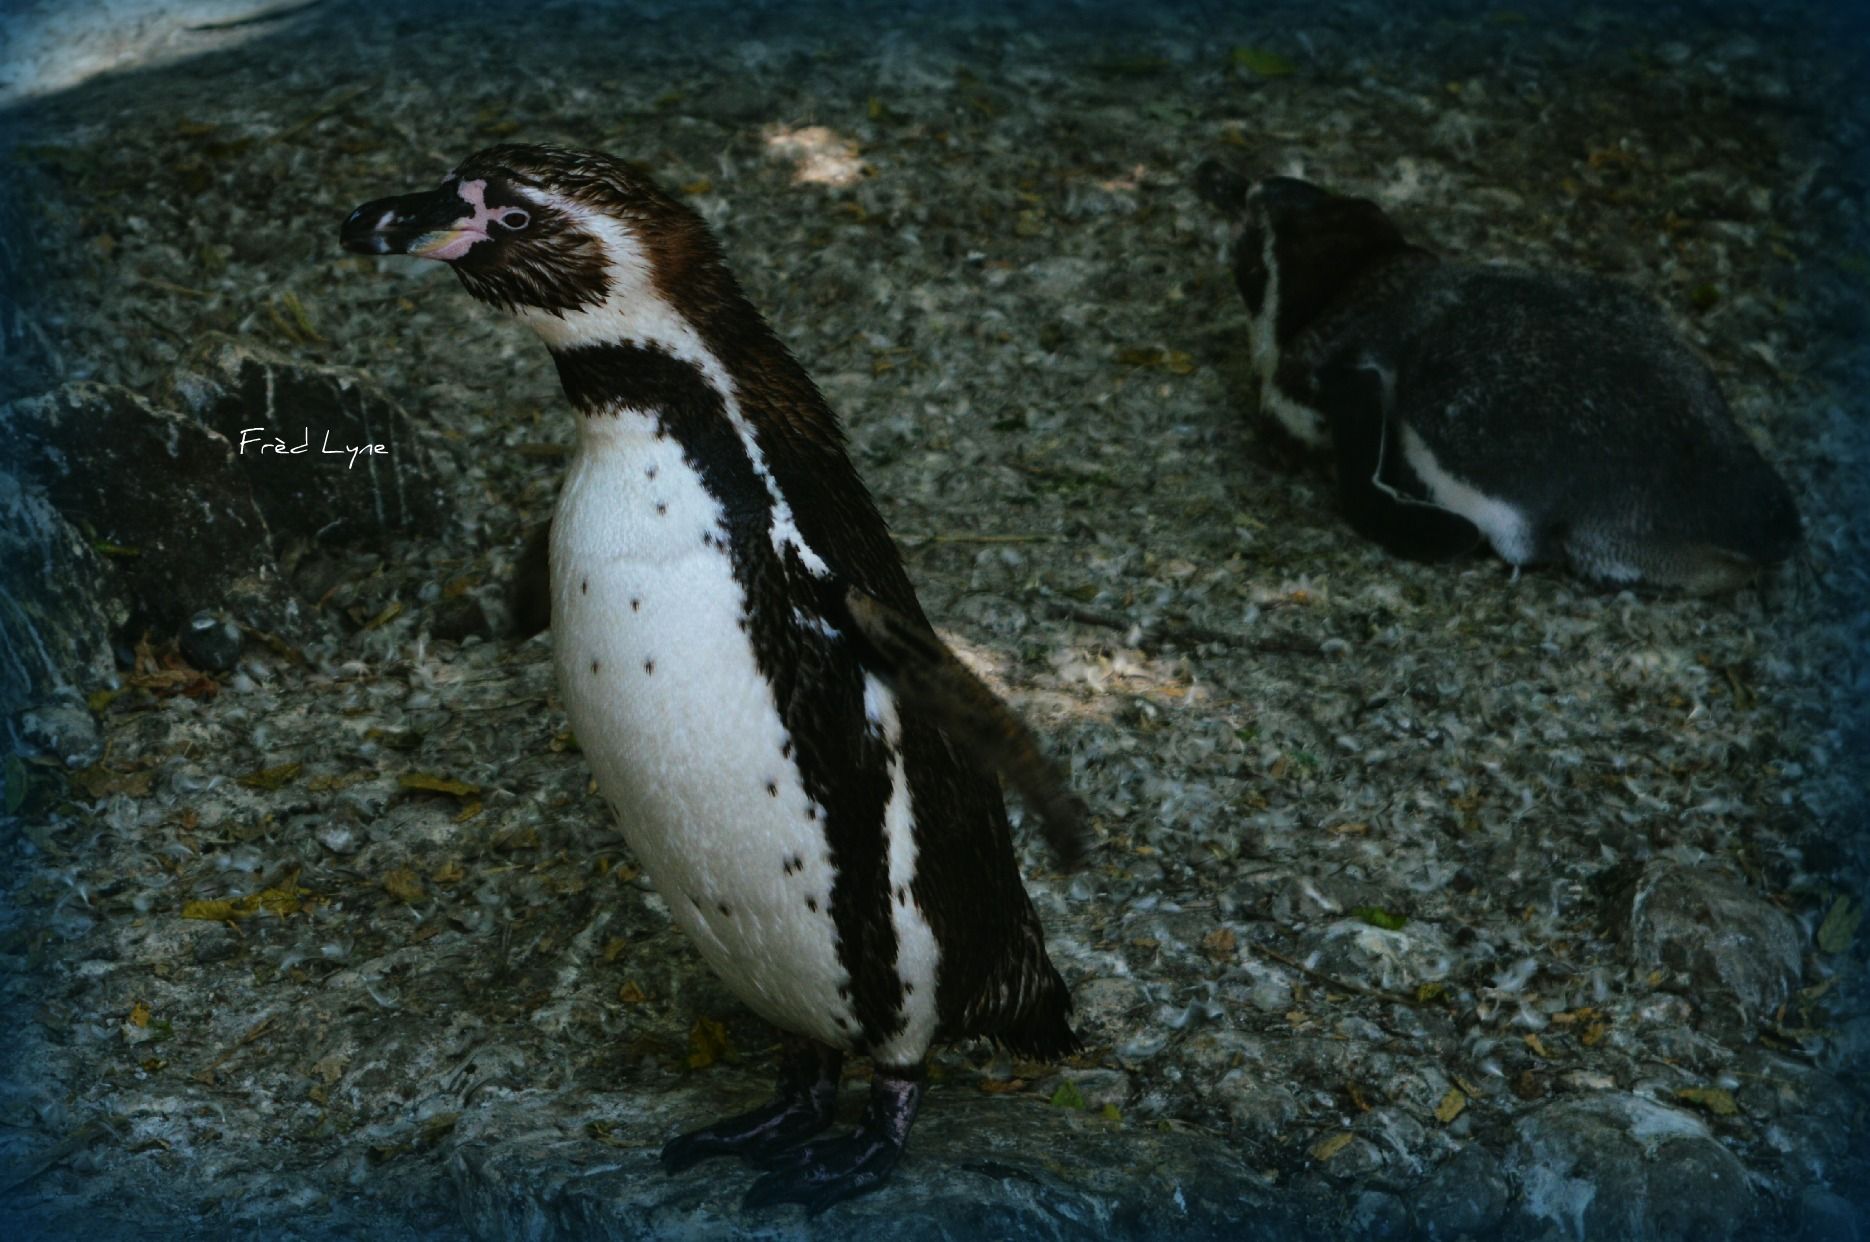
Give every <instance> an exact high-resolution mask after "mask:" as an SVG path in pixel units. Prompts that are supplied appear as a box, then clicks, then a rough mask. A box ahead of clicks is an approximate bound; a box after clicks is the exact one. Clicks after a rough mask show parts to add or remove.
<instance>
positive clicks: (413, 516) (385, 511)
mask: <svg viewBox="0 0 1870 1242" xmlns="http://www.w3.org/2000/svg"><path fill="white" fill-rule="evenodd" d="M175 389H176V393H177V395H178V397H179V399H180V401H179V403H180V404H181V405H182V406H183V408H185V409H187V410H188V411H189V413H190V414H191V415H193V417H194V418H195V419H196V420H198V421H199V422H200V423H201V424H202V425H203V426H206V427H208V428H211V429H212V430H214V431H216V432H218V433H219V434H220V435H221V436H223V437H225V438H226V439H227V441H228V443H229V444H231V445H233V446H234V450H235V453H236V456H237V459H238V461H239V463H240V467H241V469H242V470H243V471H244V473H245V474H246V477H247V479H248V480H249V481H250V483H251V485H252V487H253V495H254V499H255V501H256V502H257V503H258V504H259V507H260V511H261V512H262V513H264V514H265V515H266V520H267V523H268V524H269V525H270V526H271V527H272V529H273V531H274V533H275V534H277V535H280V536H289V535H299V536H303V537H306V538H312V539H319V540H331V541H340V542H341V541H345V540H350V539H355V538H358V537H362V536H369V535H380V534H385V533H388V532H392V531H402V532H411V533H418V534H433V533H435V532H436V531H438V530H439V529H440V528H441V521H442V516H443V514H444V513H445V512H446V504H445V502H444V500H443V485H442V474H443V472H442V470H441V462H442V460H443V455H442V454H441V453H439V452H438V451H436V450H435V449H434V448H433V447H432V446H431V441H432V440H433V437H431V436H429V435H426V434H421V433H418V432H417V430H416V428H415V427H414V426H413V425H412V424H411V423H410V421H409V419H408V417H407V416H406V415H405V414H404V413H403V412H402V410H401V409H400V408H399V407H398V406H397V405H396V404H395V403H394V402H392V401H390V400H389V398H387V397H385V396H384V395H383V394H382V393H381V392H379V391H378V390H377V389H376V388H375V387H373V386H372V385H370V384H369V383H367V382H366V381H364V380H363V379H362V378H360V377H358V376H355V375H353V374H351V373H350V372H347V371H342V370H338V369H336V368H332V367H323V366H317V365H314V364H310V363H305V362H299V361H296V360H294V359H291V358H286V357H284V356H281V355H277V354H273V353H270V352H267V351H264V350H261V349H258V348H256V347H254V346H251V345H247V344H244V343H236V342H232V341H226V342H221V343H219V344H218V345H216V346H214V347H212V348H211V350H210V351H209V353H208V354H207V356H206V357H205V359H204V360H203V361H202V362H201V363H199V364H198V368H197V369H195V370H191V371H188V372H184V373H182V374H179V375H178V376H177V377H176V380H175ZM364 446H378V447H380V448H381V450H382V451H381V452H375V451H370V449H369V448H365V447H364ZM353 448H363V451H360V452H358V453H356V454H354V455H353V454H352V453H351V452H350V450H351V449H353Z"/></svg>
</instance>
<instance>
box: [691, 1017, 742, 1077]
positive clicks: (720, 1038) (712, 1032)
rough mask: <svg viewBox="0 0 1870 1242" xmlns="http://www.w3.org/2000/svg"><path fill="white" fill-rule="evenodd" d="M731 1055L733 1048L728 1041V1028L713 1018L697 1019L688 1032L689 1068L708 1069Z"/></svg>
mask: <svg viewBox="0 0 1870 1242" xmlns="http://www.w3.org/2000/svg"><path fill="white" fill-rule="evenodd" d="M731 1055H733V1046H732V1045H731V1044H729V1043H728V1040H727V1027H726V1026H724V1025H723V1024H721V1023H719V1022H716V1021H715V1020H714V1019H713V1018H696V1019H695V1025H694V1026H692V1027H690V1028H689V1031H688V1068H689V1069H707V1068H708V1067H709V1066H710V1065H713V1064H714V1063H715V1062H716V1061H719V1060H721V1059H722V1058H724V1057H728V1056H731Z"/></svg>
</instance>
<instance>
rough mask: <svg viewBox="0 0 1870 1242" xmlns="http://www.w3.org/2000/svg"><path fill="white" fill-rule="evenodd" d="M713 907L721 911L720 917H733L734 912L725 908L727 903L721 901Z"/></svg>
mask: <svg viewBox="0 0 1870 1242" xmlns="http://www.w3.org/2000/svg"><path fill="white" fill-rule="evenodd" d="M714 908H715V909H716V910H719V911H720V912H721V917H722V918H724V919H731V918H733V917H734V912H733V911H732V910H729V909H728V908H727V903H726V902H724V901H723V902H721V903H720V904H719V905H717V906H715V907H714Z"/></svg>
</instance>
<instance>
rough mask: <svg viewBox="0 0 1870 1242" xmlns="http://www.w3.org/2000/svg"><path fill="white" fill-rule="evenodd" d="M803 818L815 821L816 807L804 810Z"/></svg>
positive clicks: (816, 815) (816, 816)
mask: <svg viewBox="0 0 1870 1242" xmlns="http://www.w3.org/2000/svg"><path fill="white" fill-rule="evenodd" d="M805 818H807V819H811V820H815V819H817V818H818V808H817V807H815V806H808V807H806V808H805Z"/></svg>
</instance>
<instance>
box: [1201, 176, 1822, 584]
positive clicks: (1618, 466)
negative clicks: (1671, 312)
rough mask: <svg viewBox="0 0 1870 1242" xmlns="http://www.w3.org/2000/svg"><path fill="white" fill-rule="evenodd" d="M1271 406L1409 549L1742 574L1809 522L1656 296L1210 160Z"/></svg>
mask: <svg viewBox="0 0 1870 1242" xmlns="http://www.w3.org/2000/svg"><path fill="white" fill-rule="evenodd" d="M1195 187H1196V191H1197V193H1199V194H1200V195H1201V196H1202V197H1203V198H1205V199H1207V200H1208V201H1210V202H1211V203H1214V204H1215V205H1216V206H1218V207H1220V208H1222V209H1223V210H1225V211H1227V212H1228V213H1229V214H1230V215H1232V216H1234V217H1235V218H1236V219H1237V221H1238V225H1237V231H1236V235H1235V241H1234V254H1233V264H1234V278H1235V280H1236V282H1237V283H1238V284H1239V286H1240V293H1241V296H1242V297H1243V298H1244V299H1245V300H1246V304H1247V309H1248V311H1249V312H1250V313H1251V315H1252V323H1251V327H1250V328H1249V337H1250V347H1251V349H1252V357H1253V367H1254V370H1255V372H1256V373H1257V374H1258V376H1259V380H1260V403H1261V406H1262V408H1263V409H1264V410H1265V411H1266V412H1267V413H1268V414H1269V415H1271V416H1272V417H1273V418H1274V419H1275V420H1276V421H1277V422H1278V424H1279V425H1280V426H1281V427H1283V428H1284V429H1285V430H1286V431H1287V432H1289V433H1290V434H1291V435H1293V436H1294V437H1296V438H1297V439H1298V440H1300V441H1302V442H1303V443H1305V444H1307V445H1310V446H1313V447H1317V448H1328V449H1330V450H1332V451H1333V453H1334V455H1335V457H1336V460H1337V473H1338V489H1339V495H1340V498H1341V501H1342V503H1343V506H1344V510H1345V514H1346V516H1347V517H1348V518H1349V519H1350V523H1351V525H1352V527H1353V528H1355V529H1356V530H1357V532H1358V533H1359V534H1362V535H1364V536H1366V537H1367V538H1370V539H1373V540H1375V541H1376V542H1378V543H1380V544H1382V545H1383V546H1384V547H1385V548H1387V549H1389V550H1390V551H1391V552H1393V553H1396V554H1397V555H1401V556H1407V557H1411V558H1415V559H1419V560H1445V559H1448V558H1451V557H1455V556H1459V555H1461V554H1463V553H1465V552H1468V551H1470V550H1471V549H1473V548H1475V547H1477V546H1479V544H1480V543H1481V541H1482V540H1485V541H1486V542H1487V543H1488V544H1490V545H1492V547H1493V549H1494V551H1495V552H1497V553H1498V554H1499V555H1500V556H1501V557H1502V558H1503V559H1505V560H1506V561H1507V562H1509V563H1510V564H1512V565H1514V566H1515V567H1518V566H1522V565H1529V564H1533V563H1536V562H1540V561H1550V560H1561V559H1562V560H1564V561H1567V562H1569V563H1570V565H1571V566H1572V567H1573V569H1575V570H1576V571H1577V572H1579V573H1580V574H1583V575H1584V576H1586V577H1589V578H1594V579H1598V580H1600V581H1604V582H1607V583H1613V584H1624V583H1634V582H1650V583H1658V584H1663V585H1668V586H1674V587H1679V588H1681V589H1684V590H1687V591H1691V592H1711V591H1722V590H1728V589H1731V588H1734V587H1737V586H1740V585H1742V584H1744V583H1745V582H1747V581H1748V580H1750V579H1751V578H1752V577H1754V576H1755V575H1756V574H1757V573H1758V572H1759V571H1760V570H1761V569H1763V568H1764V567H1767V566H1770V565H1773V564H1776V563H1778V562H1779V561H1782V560H1784V559H1786V557H1788V556H1789V555H1791V553H1792V552H1793V550H1794V548H1795V547H1796V546H1797V544H1798V540H1799V518H1798V512H1797V509H1796V508H1795V506H1794V505H1793V502H1792V496H1791V493H1790V492H1788V491H1787V489H1786V485H1785V483H1784V482H1783V481H1782V480H1781V479H1780V478H1779V476H1778V475H1777V474H1776V473H1775V472H1774V471H1773V469H1772V467H1771V466H1769V465H1767V464H1766V462H1765V461H1764V460H1763V459H1762V458H1761V457H1760V454H1759V452H1758V451H1757V450H1756V449H1755V448H1754V447H1753V445H1752V444H1751V443H1750V442H1749V441H1748V440H1747V438H1746V436H1745V435H1744V434H1742V433H1741V431H1740V429H1739V428H1738V427H1737V426H1735V424H1734V421H1733V417H1732V415H1731V414H1730V413H1729V411H1728V408H1727V403H1726V401H1725V400H1724V399H1723V398H1722V396H1721V393H1720V389H1719V388H1718V387H1717V386H1716V384H1715V381H1714V376H1713V375H1712V374H1711V373H1710V372H1709V370H1708V368H1707V366H1706V365H1705V364H1704V363H1703V362H1702V361H1701V360H1700V359H1699V358H1697V357H1696V356H1695V355H1694V354H1693V353H1692V352H1690V350H1689V349H1688V347H1687V346H1686V345H1685V344H1683V342H1682V341H1681V340H1680V339H1678V338H1677V337H1676V335H1675V334H1674V333H1673V332H1672V331H1670V329H1669V327H1668V325H1667V324H1666V323H1665V322H1664V321H1663V318H1662V316H1661V314H1660V313H1659V312H1658V311H1657V309H1656V308H1655V307H1654V306H1653V305H1651V304H1650V303H1649V302H1648V301H1647V300H1646V299H1644V298H1642V297H1640V296H1638V295H1637V294H1636V293H1634V292H1633V291H1631V290H1629V289H1627V288H1625V287H1623V286H1622V285H1619V284H1617V283H1615V282H1613V281H1609V280H1604V279H1600V278H1597V277H1593V276H1586V275H1582V274H1573V273H1556V272H1540V271H1530V270H1527V269H1525V268H1515V267H1500V266H1492V265H1487V264H1480V263H1463V262H1453V261H1444V260H1442V259H1439V258H1437V257H1436V256H1435V255H1434V254H1432V253H1431V252H1429V251H1427V250H1425V249H1423V248H1422V247H1420V246H1416V245H1412V244H1410V243H1409V242H1408V241H1406V240H1404V238H1403V236H1402V233H1401V232H1400V231H1398V230H1397V228H1396V226H1395V224H1394V223H1392V222H1391V221H1390V219H1389V217H1388V216H1386V215H1385V214H1384V213H1383V211H1382V209H1381V208H1379V207H1378V206H1377V205H1376V204H1375V203H1372V202H1370V201H1369V200H1367V199H1361V198H1349V197H1346V196H1344V195H1341V194H1333V193H1331V192H1330V191H1328V190H1324V189H1320V188H1319V187H1317V186H1315V185H1311V184H1308V183H1307V182H1304V181H1297V180H1293V179H1292V178H1288V177H1269V178H1267V179H1265V180H1263V181H1260V182H1258V183H1253V182H1250V181H1249V180H1248V179H1247V178H1246V177H1244V176H1242V175H1241V174H1239V173H1238V172H1235V171H1234V170H1232V169H1229V168H1227V167H1225V166H1223V165H1221V164H1220V163H1218V162H1215V161H1209V162H1207V163H1205V164H1203V165H1202V166H1201V167H1200V168H1199V169H1197V170H1196V174H1195Z"/></svg>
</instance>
